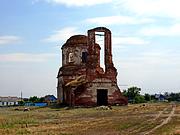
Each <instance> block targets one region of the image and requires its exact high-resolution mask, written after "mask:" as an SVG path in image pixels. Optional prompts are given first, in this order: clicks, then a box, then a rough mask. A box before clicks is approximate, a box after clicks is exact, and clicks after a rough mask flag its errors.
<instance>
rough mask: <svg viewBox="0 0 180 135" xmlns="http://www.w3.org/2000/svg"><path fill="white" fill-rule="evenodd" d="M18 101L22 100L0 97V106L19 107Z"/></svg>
mask: <svg viewBox="0 0 180 135" xmlns="http://www.w3.org/2000/svg"><path fill="white" fill-rule="evenodd" d="M18 101H20V98H18V97H11V96H8V97H0V106H14V105H18Z"/></svg>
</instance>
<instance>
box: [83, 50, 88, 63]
mask: <svg viewBox="0 0 180 135" xmlns="http://www.w3.org/2000/svg"><path fill="white" fill-rule="evenodd" d="M87 56H88V53H87V52H82V63H86V62H87Z"/></svg>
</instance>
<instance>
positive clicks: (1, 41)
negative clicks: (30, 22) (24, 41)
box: [0, 36, 21, 45]
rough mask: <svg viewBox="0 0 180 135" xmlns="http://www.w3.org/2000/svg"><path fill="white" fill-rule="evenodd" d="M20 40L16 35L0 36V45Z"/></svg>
mask: <svg viewBox="0 0 180 135" xmlns="http://www.w3.org/2000/svg"><path fill="white" fill-rule="evenodd" d="M19 42H21V38H20V37H17V36H0V45H5V44H15V43H19Z"/></svg>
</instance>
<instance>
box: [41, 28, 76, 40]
mask: <svg viewBox="0 0 180 135" xmlns="http://www.w3.org/2000/svg"><path fill="white" fill-rule="evenodd" d="M76 34H79V32H78V31H77V28H75V27H66V28H63V29H61V30H57V31H55V32H54V33H53V34H52V35H50V36H49V37H47V38H46V39H44V41H48V42H59V41H66V40H67V39H68V38H70V37H71V36H73V35H76Z"/></svg>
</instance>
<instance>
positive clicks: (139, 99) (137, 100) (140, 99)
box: [134, 95, 146, 103]
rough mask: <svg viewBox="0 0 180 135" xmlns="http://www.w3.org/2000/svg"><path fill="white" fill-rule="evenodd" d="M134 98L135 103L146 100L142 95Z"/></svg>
mask: <svg viewBox="0 0 180 135" xmlns="http://www.w3.org/2000/svg"><path fill="white" fill-rule="evenodd" d="M134 99H135V101H134V102H135V103H145V102H146V101H145V98H144V96H143V95H138V96H136V97H135V98H134Z"/></svg>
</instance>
